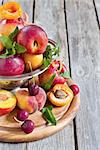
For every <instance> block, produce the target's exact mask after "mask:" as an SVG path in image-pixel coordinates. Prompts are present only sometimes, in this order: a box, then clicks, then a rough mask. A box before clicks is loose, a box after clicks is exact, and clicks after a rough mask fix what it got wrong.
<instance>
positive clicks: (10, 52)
mask: <svg viewBox="0 0 100 150" xmlns="http://www.w3.org/2000/svg"><path fill="white" fill-rule="evenodd" d="M15 54H16V51H15V49H13V48H12V49H9V50H8V49H6V52H5V53H4V54H2V55H0V58H3V59H5V58H9V57H11V56H13V55H15Z"/></svg>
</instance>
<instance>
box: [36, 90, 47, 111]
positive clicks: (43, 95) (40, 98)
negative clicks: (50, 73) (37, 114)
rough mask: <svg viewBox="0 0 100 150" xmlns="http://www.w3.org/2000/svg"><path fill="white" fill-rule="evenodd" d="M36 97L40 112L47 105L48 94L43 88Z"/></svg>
mask: <svg viewBox="0 0 100 150" xmlns="http://www.w3.org/2000/svg"><path fill="white" fill-rule="evenodd" d="M35 97H36V100H37V102H38V110H41V109H42V108H43V107H44V105H45V103H46V98H47V96H46V93H45V91H44V90H43V89H42V88H41V87H39V92H38V94H37V95H36V96H35Z"/></svg>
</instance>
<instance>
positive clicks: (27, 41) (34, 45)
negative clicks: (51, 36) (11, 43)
mask: <svg viewBox="0 0 100 150" xmlns="http://www.w3.org/2000/svg"><path fill="white" fill-rule="evenodd" d="M17 42H18V43H19V44H21V45H23V46H24V47H25V48H26V49H27V52H28V53H30V54H43V53H44V52H45V50H46V47H47V44H48V37H47V34H46V33H45V31H44V30H43V29H42V28H41V27H39V26H37V25H32V24H31V25H27V26H25V27H24V28H22V29H21V30H20V32H19V34H18V36H17Z"/></svg>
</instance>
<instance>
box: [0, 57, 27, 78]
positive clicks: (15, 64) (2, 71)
mask: <svg viewBox="0 0 100 150" xmlns="http://www.w3.org/2000/svg"><path fill="white" fill-rule="evenodd" d="M23 71H24V61H23V59H22V58H21V56H17V55H15V56H12V57H9V58H6V59H2V58H0V75H1V76H14V75H21V74H22V73H23Z"/></svg>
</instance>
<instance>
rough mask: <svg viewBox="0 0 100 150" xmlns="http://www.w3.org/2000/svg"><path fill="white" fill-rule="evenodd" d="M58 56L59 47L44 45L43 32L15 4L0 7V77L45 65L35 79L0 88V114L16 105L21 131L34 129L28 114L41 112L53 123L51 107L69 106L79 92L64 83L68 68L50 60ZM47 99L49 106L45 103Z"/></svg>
mask: <svg viewBox="0 0 100 150" xmlns="http://www.w3.org/2000/svg"><path fill="white" fill-rule="evenodd" d="M58 55H59V47H58V46H55V47H52V46H51V45H50V44H48V36H47V34H46V32H45V31H44V30H43V29H42V28H41V27H39V26H37V25H34V24H32V23H29V22H28V15H27V14H26V13H25V12H23V10H22V8H21V6H20V4H19V3H16V2H8V3H5V4H4V5H3V6H0V76H10V77H11V76H12V77H13V76H16V75H22V74H25V73H27V72H32V71H34V70H36V69H38V68H40V67H41V68H46V67H48V69H47V70H46V71H45V72H43V73H42V74H40V75H39V76H38V77H37V80H32V81H31V82H30V81H29V82H28V83H27V85H26V86H25V87H23V88H20V89H18V90H16V92H14V93H12V92H10V91H7V90H4V89H0V116H2V115H6V114H8V113H11V111H12V110H14V109H16V106H17V108H18V109H17V110H16V116H14V120H15V121H17V122H22V125H21V128H22V130H23V131H24V132H25V133H31V132H32V131H33V129H34V128H35V124H34V122H33V121H31V120H29V119H28V117H29V115H30V114H32V113H35V112H36V111H37V110H38V111H41V112H42V113H43V117H44V119H45V120H46V121H47V122H48V123H51V124H53V125H56V124H57V121H56V117H55V116H54V114H53V112H52V109H53V107H55V106H56V107H63V106H66V107H67V106H69V104H70V103H71V101H72V99H73V97H74V95H76V94H78V93H79V88H78V86H77V85H71V86H70V87H69V86H68V85H67V80H68V78H70V76H69V71H68V68H67V67H66V66H65V65H64V64H63V63H62V62H61V61H60V60H53V58H54V56H58ZM2 82H3V81H2ZM48 101H49V103H50V105H49V106H48V105H46V106H45V104H46V103H47V102H48Z"/></svg>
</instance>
